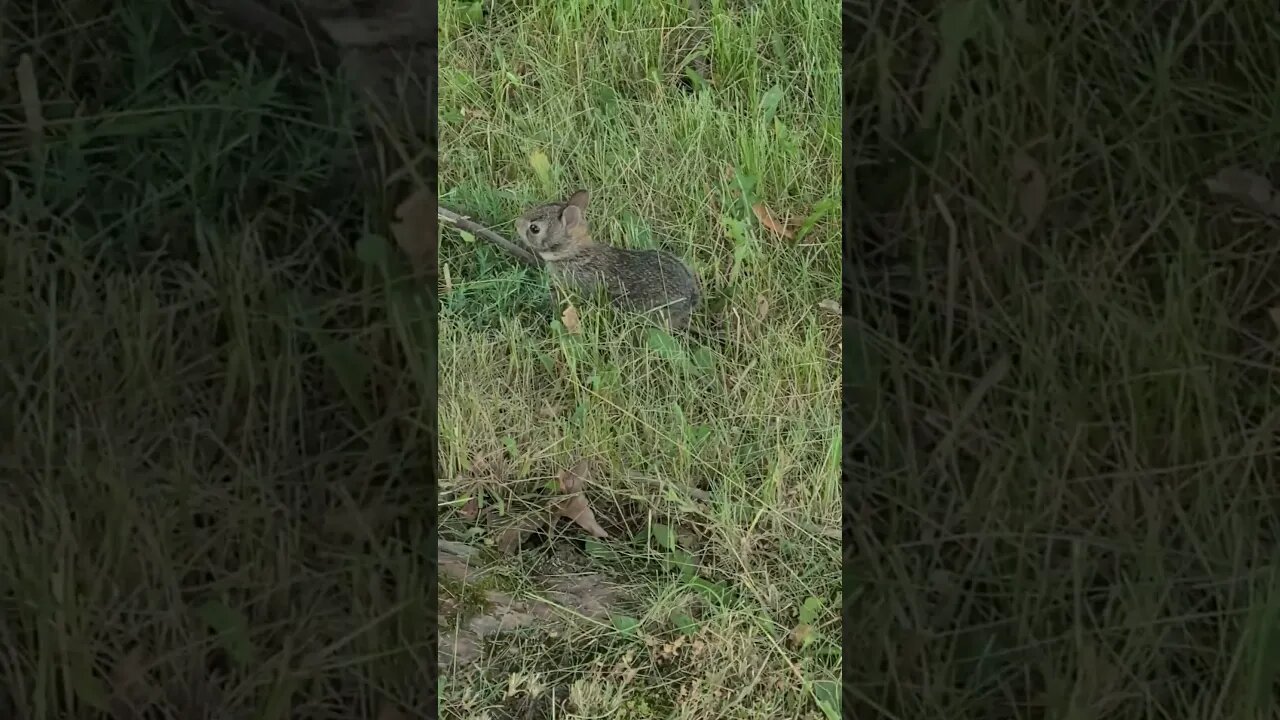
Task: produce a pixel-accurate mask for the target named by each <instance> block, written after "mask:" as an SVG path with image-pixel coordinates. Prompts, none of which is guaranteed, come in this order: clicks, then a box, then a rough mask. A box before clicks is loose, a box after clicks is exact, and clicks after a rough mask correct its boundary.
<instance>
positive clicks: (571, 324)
mask: <svg viewBox="0 0 1280 720" xmlns="http://www.w3.org/2000/svg"><path fill="white" fill-rule="evenodd" d="M560 322H562V323H564V329H565V331H567V332H569V333H571V334H573V335H577V334H579V333H581V332H582V326H581V325H580V324H579V323H578V308H576V307H574V306H573V305H572V304H570V305H567V306H566V307H565V309H564V312H563V313H561V314H560Z"/></svg>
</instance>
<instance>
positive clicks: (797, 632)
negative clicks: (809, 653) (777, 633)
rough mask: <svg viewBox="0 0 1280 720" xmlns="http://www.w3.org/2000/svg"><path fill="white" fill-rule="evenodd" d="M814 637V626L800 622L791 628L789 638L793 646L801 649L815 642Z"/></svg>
mask: <svg viewBox="0 0 1280 720" xmlns="http://www.w3.org/2000/svg"><path fill="white" fill-rule="evenodd" d="M814 637H815V634H814V632H813V626H811V625H807V624H805V623H800V624H799V625H797V626H795V627H794V628H793V629H792V630H791V635H790V636H789V637H788V638H787V640H788V641H789V643H790V645H791V647H793V648H795V649H797V650H799V649H802V648H804V647H807V646H808V645H809V643H811V642H813V639H814Z"/></svg>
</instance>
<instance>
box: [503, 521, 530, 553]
mask: <svg viewBox="0 0 1280 720" xmlns="http://www.w3.org/2000/svg"><path fill="white" fill-rule="evenodd" d="M528 534H529V531H528V530H527V529H525V528H524V527H521V526H515V527H509V528H507V529H506V530H503V531H502V534H501V535H499V536H498V540H497V543H496V544H497V546H498V551H499V552H502V553H505V554H510V553H513V552H515V551H516V550H519V549H520V545H521V544H522V543H523V542H524V538H525V536H526V535H528Z"/></svg>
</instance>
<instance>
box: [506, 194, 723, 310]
mask: <svg viewBox="0 0 1280 720" xmlns="http://www.w3.org/2000/svg"><path fill="white" fill-rule="evenodd" d="M586 209H587V191H586V190H579V191H577V192H575V193H574V194H573V195H570V196H569V199H568V200H566V201H564V202H555V203H547V204H545V205H540V206H538V207H535V208H533V209H532V210H529V211H528V212H526V213H525V214H524V215H521V216H520V218H519V219H517V220H516V233H517V234H518V235H519V236H520V239H521V240H522V241H524V243H525V245H527V246H528V247H529V249H530V250H532V251H533V252H534V253H535V254H537V255H538V257H539V258H541V259H542V261H543V262H545V263H546V264H547V267H548V269H549V270H550V271H551V275H552V277H553V279H555V280H558V281H559V282H561V283H563V284H564V285H565V286H566V287H568V288H569V289H571V290H574V291H576V292H580V293H583V294H593V293H597V292H600V291H603V292H604V294H605V296H606V297H608V298H609V300H610V301H611V302H612V303H613V304H614V305H616V306H618V307H620V308H623V309H625V310H631V311H637V312H655V313H657V314H658V316H660V317H662V318H664V319H666V320H667V322H669V323H670V325H671V327H673V328H681V327H684V326H685V325H687V324H688V322H689V318H690V316H691V315H692V314H693V311H694V309H695V308H696V307H697V306H698V302H699V301H700V299H701V290H700V283H699V282H698V276H697V275H696V274H695V273H694V272H693V271H692V270H691V269H690V268H689V266H688V265H686V264H684V263H683V262H681V261H680V259H679V258H677V257H675V256H674V255H671V254H670V253H666V252H663V251H661V250H630V249H627V248H618V247H613V246H611V245H602V244H598V243H595V242H593V241H592V239H591V234H590V232H589V231H588V229H587V219H586V214H585V212H586ZM553 299H555V295H554V294H553Z"/></svg>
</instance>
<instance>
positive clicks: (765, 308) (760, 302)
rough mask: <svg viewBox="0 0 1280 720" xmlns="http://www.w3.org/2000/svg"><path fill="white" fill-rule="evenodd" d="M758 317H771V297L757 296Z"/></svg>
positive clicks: (762, 318)
mask: <svg viewBox="0 0 1280 720" xmlns="http://www.w3.org/2000/svg"><path fill="white" fill-rule="evenodd" d="M756 317H757V318H760V319H761V320H764V319H765V318H767V317H769V298H767V297H765V296H764V295H757V296H756Z"/></svg>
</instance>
